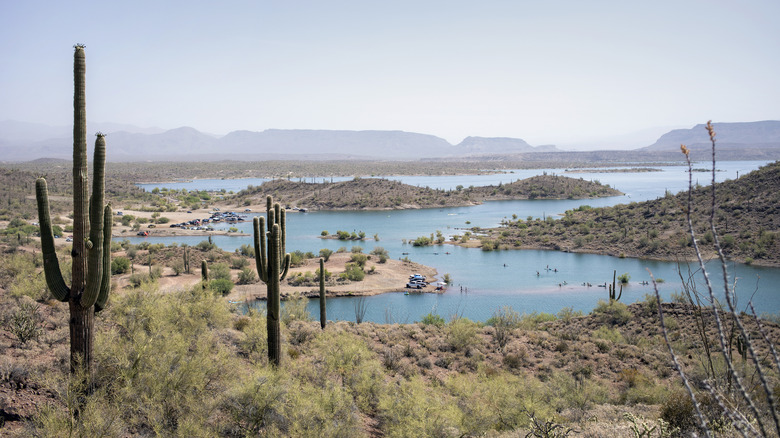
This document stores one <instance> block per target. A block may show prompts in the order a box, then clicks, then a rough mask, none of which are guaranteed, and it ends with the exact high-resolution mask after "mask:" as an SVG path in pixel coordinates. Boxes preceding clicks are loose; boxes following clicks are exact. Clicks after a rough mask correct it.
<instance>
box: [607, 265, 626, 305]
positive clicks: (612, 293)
mask: <svg viewBox="0 0 780 438" xmlns="http://www.w3.org/2000/svg"><path fill="white" fill-rule="evenodd" d="M616 276H617V270H614V271H612V284H610V285H609V300H610V301H620V297H622V296H623V284H622V283H621V284H620V293H619V294H618V293H617V290H616V289H617V288H616V284H615V278H616ZM615 295H617V298H615Z"/></svg>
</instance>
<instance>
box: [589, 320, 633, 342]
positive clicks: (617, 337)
mask: <svg viewBox="0 0 780 438" xmlns="http://www.w3.org/2000/svg"><path fill="white" fill-rule="evenodd" d="M592 335H593V337H594V338H596V339H603V340H605V341H609V342H612V343H613V344H622V343H625V342H626V340H625V339H624V338H623V335H622V334H621V333H620V330H618V329H616V328H610V327H607V326H605V325H602V326H601V327H599V328H597V329H596V330H593V334H592Z"/></svg>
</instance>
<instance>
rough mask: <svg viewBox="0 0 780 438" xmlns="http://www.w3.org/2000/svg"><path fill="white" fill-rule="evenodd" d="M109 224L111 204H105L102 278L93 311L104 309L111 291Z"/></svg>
mask: <svg viewBox="0 0 780 438" xmlns="http://www.w3.org/2000/svg"><path fill="white" fill-rule="evenodd" d="M111 226H112V218H111V205H106V208H105V209H103V278H102V280H101V281H100V292H99V293H98V297H97V301H95V312H100V311H101V310H103V309H105V307H106V302H107V301H108V294H109V293H110V292H111Z"/></svg>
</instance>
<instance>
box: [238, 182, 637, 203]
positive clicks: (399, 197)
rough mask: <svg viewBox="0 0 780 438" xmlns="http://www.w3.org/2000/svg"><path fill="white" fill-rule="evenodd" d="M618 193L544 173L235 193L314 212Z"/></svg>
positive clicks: (290, 185) (298, 185)
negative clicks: (435, 184)
mask: <svg viewBox="0 0 780 438" xmlns="http://www.w3.org/2000/svg"><path fill="white" fill-rule="evenodd" d="M621 194H622V193H620V192H618V191H617V190H614V189H612V188H610V187H607V186H604V185H602V184H599V183H594V182H591V181H586V180H583V179H575V178H569V177H565V176H553V175H543V176H536V177H532V178H528V179H525V180H520V181H516V182H513V183H511V184H503V185H499V186H485V187H469V188H459V189H456V190H439V189H431V188H429V187H416V186H412V185H408V184H403V183H400V182H398V181H390V180H386V179H379V178H355V179H353V180H350V181H344V182H337V183H327V182H325V183H306V182H293V181H286V180H276V181H269V182H266V183H265V184H263V185H260V186H258V187H253V188H251V189H247V190H242V191H241V192H239V193H238V195H237V199H238V201H239V203H244V204H247V205H249V204H257V203H261V204H262V202H260V201H261V200H262V199H263V198H265V196H266V195H272V196H273V197H274V199H278V200H280V202H282V203H283V204H284V205H287V206H289V207H300V208H310V209H317V210H335V209H338V210H400V209H413V208H432V207H456V206H465V205H475V204H480V203H482V202H484V201H490V200H508V199H583V198H591V197H603V196H618V195H621Z"/></svg>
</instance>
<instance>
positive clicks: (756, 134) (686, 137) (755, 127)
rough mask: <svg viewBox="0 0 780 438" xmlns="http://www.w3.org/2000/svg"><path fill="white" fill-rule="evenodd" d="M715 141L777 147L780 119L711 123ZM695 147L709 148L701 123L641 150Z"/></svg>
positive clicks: (736, 145)
mask: <svg viewBox="0 0 780 438" xmlns="http://www.w3.org/2000/svg"><path fill="white" fill-rule="evenodd" d="M713 126H714V127H715V133H716V135H715V140H716V142H717V146H718V147H720V148H724V149H725V148H728V149H734V148H750V149H775V148H780V121H777V120H767V121H763V122H744V123H713ZM681 144H684V145H686V146H688V147H689V148H694V149H699V148H707V149H709V148H710V147H711V144H710V137H709V135H708V134H707V129H706V127H705V125H704V124H701V125H696V126H694V127H693V128H690V129H675V130H672V131H669V132H667V133H666V134H664V135H662V136H661V137H660V138H659V139H658V140H657V141H656V142H655V143H653V144H652V145H650V146H647V147H644V148H641V149H639V150H641V151H671V150H674V151H679V150H680V145H681Z"/></svg>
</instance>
